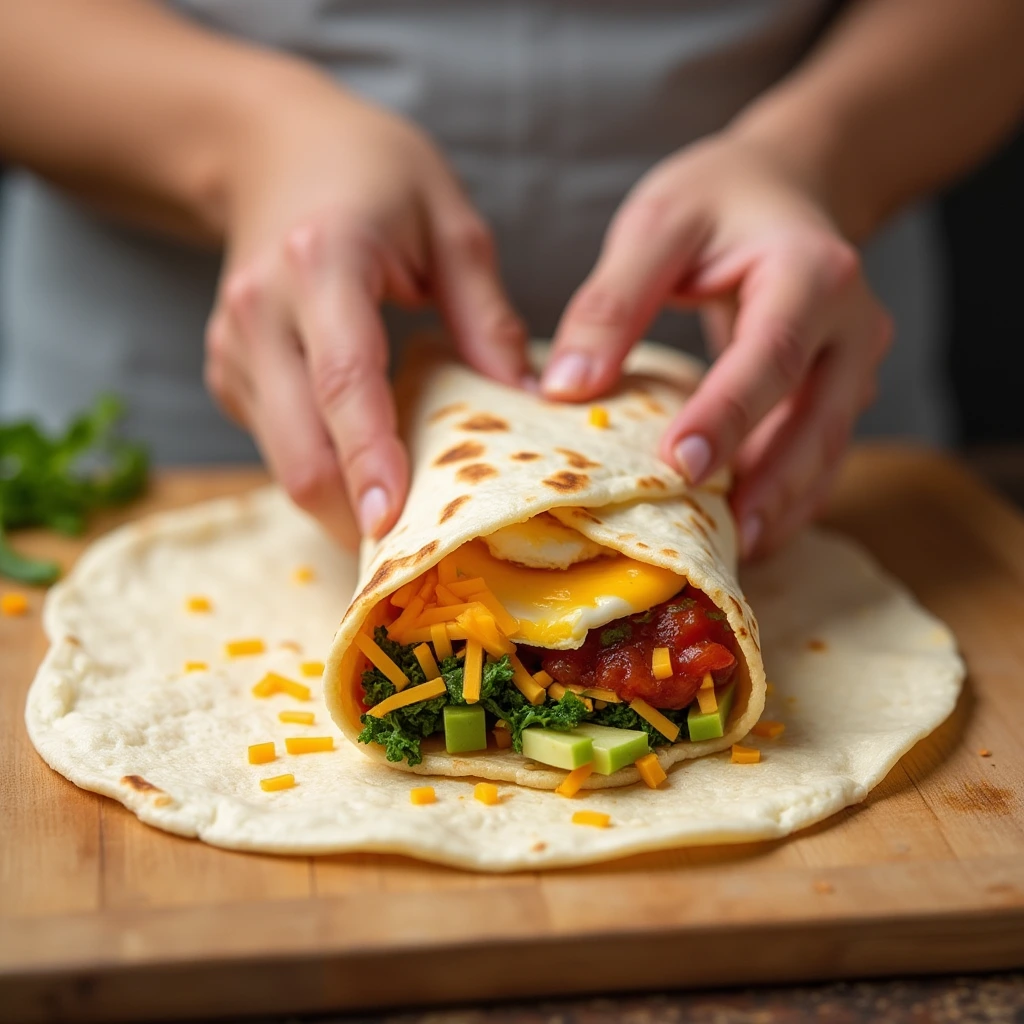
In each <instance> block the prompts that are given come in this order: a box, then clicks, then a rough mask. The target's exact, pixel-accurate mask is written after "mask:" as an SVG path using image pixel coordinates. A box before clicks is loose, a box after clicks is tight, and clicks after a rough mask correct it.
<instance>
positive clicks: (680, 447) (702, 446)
mask: <svg viewBox="0 0 1024 1024" xmlns="http://www.w3.org/2000/svg"><path fill="white" fill-rule="evenodd" d="M674 454H675V457H676V465H677V466H678V467H679V471H680V472H681V473H682V474H683V476H685V477H686V479H687V480H688V481H689V482H690V483H691V484H699V483H700V481H701V477H703V476H704V473H705V472H706V471H707V468H708V466H710V465H711V445H709V444H708V443H707V441H706V440H704V438H703V437H701V436H700V434H691V435H690V436H689V437H684V438H683V439H682V441H680V442H679V444H677V445H676V447H675V452H674Z"/></svg>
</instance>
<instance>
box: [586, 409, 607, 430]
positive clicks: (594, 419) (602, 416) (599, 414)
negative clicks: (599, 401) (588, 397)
mask: <svg viewBox="0 0 1024 1024" xmlns="http://www.w3.org/2000/svg"><path fill="white" fill-rule="evenodd" d="M588 419H589V421H590V425H591V426H592V427H597V428H598V429H599V430H607V429H608V410H607V409H606V408H605V407H604V406H603V405H592V406H591V407H590V415H589V417H588Z"/></svg>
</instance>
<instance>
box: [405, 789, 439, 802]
mask: <svg viewBox="0 0 1024 1024" xmlns="http://www.w3.org/2000/svg"><path fill="white" fill-rule="evenodd" d="M436 802H437V797H436V796H435V795H434V787H433V786H414V787H413V788H412V789H410V790H409V803H411V804H412V805H413V806H414V807H425V806H426V805H427V804H432V803H436Z"/></svg>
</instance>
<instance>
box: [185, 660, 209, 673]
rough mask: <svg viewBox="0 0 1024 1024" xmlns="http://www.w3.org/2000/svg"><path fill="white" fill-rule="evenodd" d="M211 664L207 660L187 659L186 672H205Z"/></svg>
mask: <svg viewBox="0 0 1024 1024" xmlns="http://www.w3.org/2000/svg"><path fill="white" fill-rule="evenodd" d="M209 667H210V666H209V665H207V664H206V662H205V661H186V662H185V671H186V672H205V671H206V670H207V669H208V668H209Z"/></svg>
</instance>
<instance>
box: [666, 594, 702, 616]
mask: <svg viewBox="0 0 1024 1024" xmlns="http://www.w3.org/2000/svg"><path fill="white" fill-rule="evenodd" d="M696 607H697V600H696V598H693V597H684V598H681V599H680V600H678V601H675V602H674V603H672V604H670V605H669V606H668V610H669V611H670V612H688V611H689V610H690V609H691V608H696Z"/></svg>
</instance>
